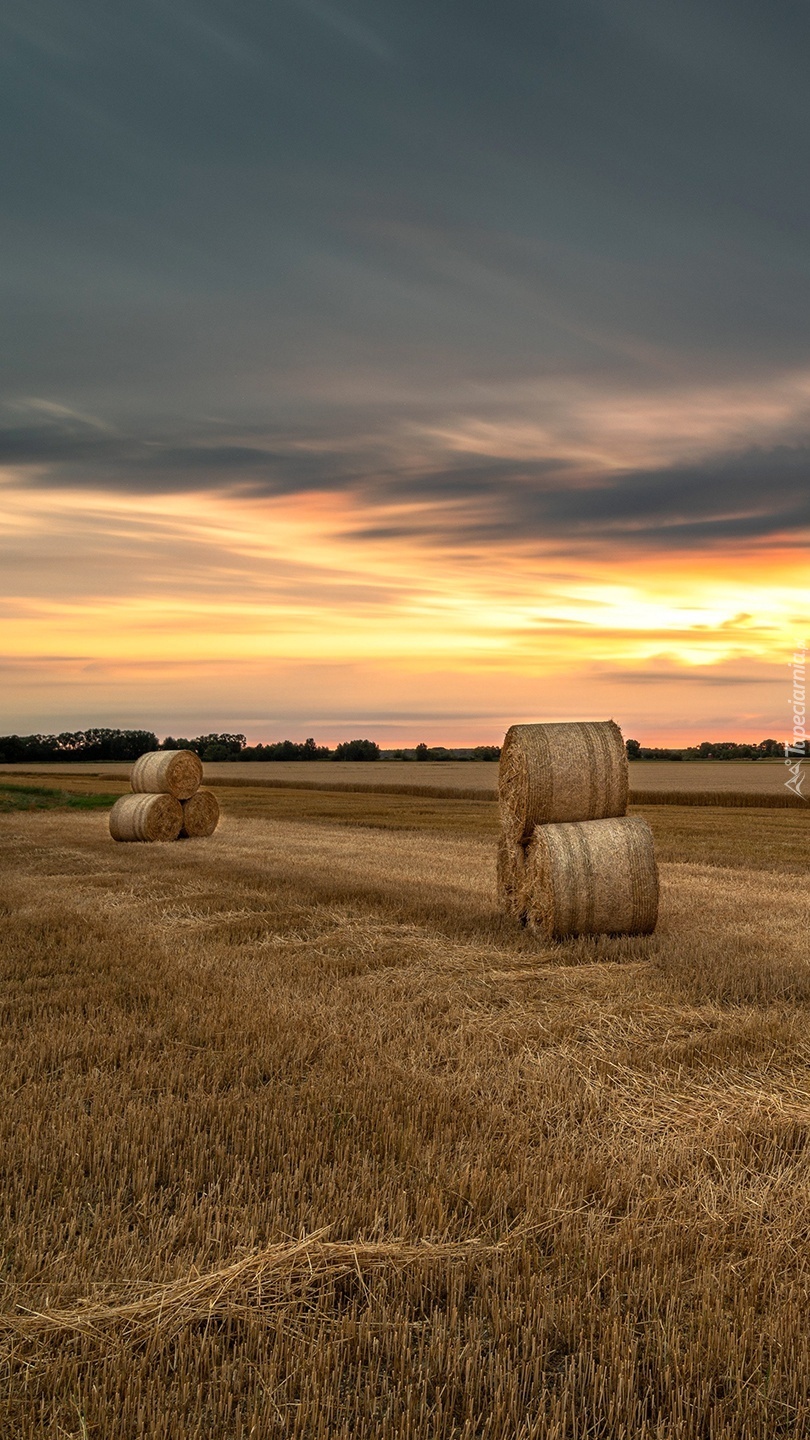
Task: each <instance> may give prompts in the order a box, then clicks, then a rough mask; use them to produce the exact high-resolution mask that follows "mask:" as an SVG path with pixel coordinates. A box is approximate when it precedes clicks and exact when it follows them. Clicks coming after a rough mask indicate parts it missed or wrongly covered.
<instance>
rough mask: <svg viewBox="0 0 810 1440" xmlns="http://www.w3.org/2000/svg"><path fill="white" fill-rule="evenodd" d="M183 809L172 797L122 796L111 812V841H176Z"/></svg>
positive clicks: (181, 822)
mask: <svg viewBox="0 0 810 1440" xmlns="http://www.w3.org/2000/svg"><path fill="white" fill-rule="evenodd" d="M182 824H183V807H182V805H181V804H180V801H179V800H175V799H174V796H172V795H122V796H121V797H120V799H118V800H116V802H115V804H114V805H113V808H112V810H111V811H110V834H111V835H112V838H113V840H147V841H151V840H176V839H177V837H178V835H179V834H180V827H181V825H182Z"/></svg>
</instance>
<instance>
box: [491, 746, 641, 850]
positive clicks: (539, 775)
mask: <svg viewBox="0 0 810 1440" xmlns="http://www.w3.org/2000/svg"><path fill="white" fill-rule="evenodd" d="M628 787H629V772H628V767H627V752H626V750H625V748H624V741H623V739H622V732H621V730H620V729H619V727H618V725H616V724H615V723H614V721H613V720H596V721H577V722H574V723H572V724H559V725H557V724H553V725H512V726H511V728H510V729H509V730H507V732H506V738H505V740H504V742H503V749H502V751H501V763H500V768H499V770H498V799H499V802H500V810H501V824H502V825H503V829H504V833H505V834H506V835H508V836H509V838H510V840H512V841H513V842H515V843H516V844H519V845H520V844H526V843H527V841H529V840H530V839H531V836H532V832H533V830H534V827H535V825H548V824H553V823H557V822H559V821H570V820H603V819H607V818H609V817H612V816H614V815H624V814H625V813H626V811H627V792H628Z"/></svg>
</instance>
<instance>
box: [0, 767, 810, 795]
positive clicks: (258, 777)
mask: <svg viewBox="0 0 810 1440" xmlns="http://www.w3.org/2000/svg"><path fill="white" fill-rule="evenodd" d="M131 768H132V767H131V766H130V765H118V764H104V763H100V762H97V763H95V764H82V763H77V764H47V765H46V764H43V765H25V766H19V765H0V773H2V772H5V771H7V772H9V774H11V773H12V772H16V773H17V774H21V773H23V771H24V773H25V774H42V775H80V774H83V773H84V774H92V775H110V776H114V775H121V776H125V775H128V774H129V771H130V769H131ZM806 768H807V770H808V778H807V781H806V788H807V791H808V794H810V766H808V767H806ZM787 775H788V771H787V770H786V768H785V766H784V764H783V763H782V761H781V760H776V761H772V760H755V761H750V760H698V761H690V760H685V761H673V760H637V761H634V762H633V764H632V765H631V766H630V788H631V790H706V791H718V790H735V791H748V792H752V791H753V792H757V791H762V792H765V791H771V792H772V793H774V794H778V793H780V792H781V791H782V790H784V785H785V779H786V778H787ZM205 776H206V782H210V781H214V782H216V781H217V780H228V779H235V780H240V781H246V780H251V781H253V782H254V783H255V782H256V781H263V782H265V783H269V784H276V785H277V784H278V783H279V782H280V781H284V782H285V783H287V784H289V783H291V782H297V783H300V782H302V781H303V782H305V783H307V784H308V785H313V784H314V785H317V786H318V787H323V788H327V787H329V786H333V785H338V786H344V785H351V787H352V788H353V789H354V788H362V789H365V788H369V787H376V786H378V785H386V786H388V785H392V786H393V785H395V786H397V787H399V786H406V787H408V789H410V788H412V787H416V788H418V789H446V790H463V791H469V792H477V793H480V794H484V795H485V794H494V793H495V788H496V786H497V783H498V766H497V763H483V764H482V763H478V762H476V761H466V762H465V761H457V760H456V761H448V762H446V763H445V762H442V761H436V762H433V761H429V762H426V763H418V762H414V761H411V762H407V761H401V760H380V761H372V762H370V763H365V764H361V763H357V762H355V761H351V760H347V761H333V760H326V761H321V760H313V761H301V762H299V761H291V762H290V761H282V762H278V763H276V762H264V761H249V760H247V761H244V762H240V761H238V760H237V761H227V762H224V763H223V762H220V763H212V764H207V765H206V766H205Z"/></svg>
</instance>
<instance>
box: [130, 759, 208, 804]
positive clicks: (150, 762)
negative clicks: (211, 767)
mask: <svg viewBox="0 0 810 1440" xmlns="http://www.w3.org/2000/svg"><path fill="white" fill-rule="evenodd" d="M202 773H203V772H202V761H201V760H200V757H199V755H195V753H194V751H193V750H150V751H149V752H148V753H147V754H146V755H141V757H140V759H139V760H136V761H135V764H134V765H133V767H132V774H131V776H130V784H131V786H132V788H133V790H134V791H135V793H136V794H149V795H173V796H174V798H175V800H188V799H189V798H190V796H192V795H193V794H194V792H195V790H198V789H199V787H200V784H201V781H202Z"/></svg>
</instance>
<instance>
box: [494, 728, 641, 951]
mask: <svg viewBox="0 0 810 1440" xmlns="http://www.w3.org/2000/svg"><path fill="white" fill-rule="evenodd" d="M628 790H629V777H628V768H627V752H626V749H625V745H624V741H623V739H622V733H621V731H620V729H619V727H618V725H616V724H614V722H613V721H612V720H606V721H599V722H582V723H574V724H549V725H513V726H512V727H511V729H510V730H509V731H508V732H507V735H506V739H505V740H504V744H503V750H502V752H501V765H500V772H499V776H498V792H499V799H500V810H501V836H500V841H499V845H498V894H499V899H500V903H501V906H502V908H503V909H505V910H506V911H507V912H508V913H510V914H512V915H515V916H516V917H517V918H519V919H520V920H521V921H522V922H523V923H524V924H528V925H530V926H532V928H534V929H536V930H539V931H540V932H541V933H543V934H544V935H545V936H547V937H548V938H550V939H558V940H561V939H564V938H566V937H567V936H570V935H610V934H623V935H649V934H650V933H651V932H652V931H653V930H654V929H655V924H656V920H657V918H658V869H657V866H656V863H655V851H654V849H653V838H652V831H651V830H650V827H649V825H648V824H647V823H646V821H645V820H641V819H639V818H638V817H636V816H628V814H627V797H628Z"/></svg>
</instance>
